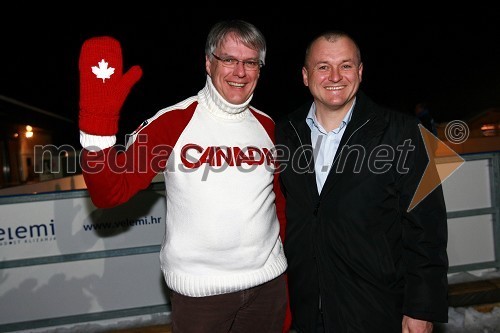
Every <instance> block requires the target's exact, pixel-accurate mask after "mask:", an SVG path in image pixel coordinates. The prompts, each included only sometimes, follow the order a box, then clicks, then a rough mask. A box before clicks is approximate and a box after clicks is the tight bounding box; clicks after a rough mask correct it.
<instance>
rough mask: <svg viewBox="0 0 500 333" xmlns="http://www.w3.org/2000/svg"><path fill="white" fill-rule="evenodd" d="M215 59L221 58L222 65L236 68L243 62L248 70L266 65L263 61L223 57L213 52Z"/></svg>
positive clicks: (254, 69)
mask: <svg viewBox="0 0 500 333" xmlns="http://www.w3.org/2000/svg"><path fill="white" fill-rule="evenodd" d="M212 55H213V56H214V58H215V59H217V60H219V61H220V62H221V63H222V66H224V67H228V68H235V67H236V66H238V64H239V63H240V62H241V63H242V64H243V67H244V68H245V69H246V70H248V71H256V70H257V69H259V68H261V67H262V66H264V64H263V63H262V61H256V60H238V59H234V58H221V57H218V56H216V55H215V54H213V53H212Z"/></svg>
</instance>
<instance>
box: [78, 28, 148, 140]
mask: <svg viewBox="0 0 500 333" xmlns="http://www.w3.org/2000/svg"><path fill="white" fill-rule="evenodd" d="M78 66H79V70H80V115H79V126H80V130H82V131H84V132H85V133H88V134H93V135H102V136H110V135H115V134H116V133H117V132H118V119H119V117H120V109H121V107H122V105H123V103H124V102H125V99H126V98H127V95H128V94H129V92H130V89H131V88H132V87H133V86H134V84H135V83H136V82H137V81H138V80H139V79H140V78H141V76H142V69H141V68H140V67H139V66H133V67H132V68H130V69H129V70H128V72H127V73H125V74H123V60H122V49H121V46H120V43H119V42H118V41H117V40H116V39H114V38H112V37H109V36H101V37H93V38H90V39H87V40H86V41H85V42H84V43H83V46H82V49H81V52H80V61H79V65H78Z"/></svg>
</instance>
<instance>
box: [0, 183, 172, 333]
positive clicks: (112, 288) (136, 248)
mask: <svg viewBox="0 0 500 333" xmlns="http://www.w3.org/2000/svg"><path fill="white" fill-rule="evenodd" d="M71 194H73V195H74V197H73V198H64V196H60V198H54V196H55V194H52V195H51V194H45V195H44V196H45V199H46V200H41V201H38V200H39V199H40V198H39V197H37V198H36V199H37V201H28V202H19V203H10V204H3V205H1V206H0V209H1V214H0V255H1V258H2V262H1V263H0V264H1V265H2V266H0V267H1V268H2V269H0V309H1V311H0V332H8V331H15V330H18V329H20V328H25V327H37V326H44V325H46V326H47V325H49V324H53V323H57V322H59V323H68V322H70V321H68V318H71V316H80V317H76V320H77V321H80V320H81V321H85V320H86V318H85V316H83V317H81V315H82V314H83V315H89V314H99V313H102V314H106V313H110V311H111V312H113V313H115V315H117V316H119V311H120V310H123V311H124V310H131V309H143V310H144V313H148V307H155V306H159V305H161V306H163V307H164V308H165V309H166V307H165V305H166V304H168V303H169V301H168V292H167V290H166V288H165V283H164V280H163V276H162V275H161V271H160V263H159V258H158V253H159V249H160V244H161V242H162V240H163V235H164V230H165V223H164V222H165V221H164V219H165V200H164V196H163V192H162V191H153V190H147V191H143V192H141V193H139V194H138V195H137V196H136V197H134V198H133V199H131V200H130V201H129V202H128V203H126V204H124V205H121V206H119V207H115V208H112V209H106V210H99V209H96V208H95V206H94V205H93V204H92V202H91V201H90V199H89V197H88V196H87V192H86V191H80V193H78V191H72V192H71ZM79 194H80V195H79ZM65 195H68V193H65ZM31 197H33V196H27V197H26V199H28V198H31ZM17 199H18V200H20V201H22V200H21V199H23V198H22V197H21V198H17ZM117 311H118V312H117ZM156 312H158V311H157V310H156ZM136 313H137V311H136ZM139 313H140V312H139ZM90 318H92V319H94V320H95V319H98V318H99V316H87V320H90ZM44 320H45V321H44ZM30 323H31V324H30Z"/></svg>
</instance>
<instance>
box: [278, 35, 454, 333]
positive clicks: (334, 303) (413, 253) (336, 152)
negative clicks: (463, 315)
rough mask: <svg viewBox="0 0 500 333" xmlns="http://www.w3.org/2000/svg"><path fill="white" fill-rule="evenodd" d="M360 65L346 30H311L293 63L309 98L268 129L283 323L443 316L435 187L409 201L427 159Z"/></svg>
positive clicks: (399, 328)
mask: <svg viewBox="0 0 500 333" xmlns="http://www.w3.org/2000/svg"><path fill="white" fill-rule="evenodd" d="M362 73H363V64H362V62H361V55H360V50H359V47H358V45H357V44H356V42H355V41H354V40H353V39H352V38H351V37H350V36H348V35H347V34H346V33H344V32H340V31H330V32H326V33H323V34H321V35H320V36H319V37H317V38H316V39H314V40H313V41H312V43H311V44H310V45H309V46H308V48H307V50H306V56H305V64H304V67H303V69H302V76H303V80H304V84H305V85H306V86H307V87H309V90H310V92H311V94H312V96H313V98H314V101H312V102H309V103H307V104H305V105H304V106H303V107H301V108H299V109H298V110H297V111H295V112H293V113H291V114H289V115H288V116H286V117H285V118H284V119H282V120H281V121H280V122H279V123H278V124H277V127H276V140H277V142H276V143H277V147H278V148H280V149H282V150H281V151H280V153H281V155H282V157H281V173H280V180H281V184H282V188H283V191H284V194H285V196H286V199H287V200H286V201H287V207H286V213H287V226H286V236H285V245H284V246H285V254H286V256H287V259H288V271H287V272H288V273H287V274H288V283H289V296H290V305H291V310H292V319H293V327H294V329H295V330H296V331H297V332H334V333H347V332H350V333H351V332H354V333H364V332H370V333H373V332H380V333H392V332H394V333H395V332H403V333H422V332H423V333H430V332H431V331H432V327H433V322H447V320H448V303H447V294H448V283H447V271H448V257H447V253H446V247H447V220H446V207H445V202H444V197H443V192H442V188H441V186H440V185H439V186H437V188H435V189H434V190H433V191H431V193H429V194H428V195H427V196H425V197H424V198H423V199H422V200H421V201H420V202H418V204H417V205H416V206H415V205H410V203H411V202H412V198H413V195H414V194H415V192H416V190H417V187H418V186H419V185H421V184H420V181H421V179H422V175H423V173H424V170H425V168H426V167H427V164H428V162H429V158H428V156H427V152H426V147H425V145H424V141H423V140H422V135H421V133H420V131H419V126H418V120H417V119H416V117H412V116H411V115H408V114H403V113H399V112H394V111H391V110H388V109H386V108H384V107H381V106H379V105H377V104H375V103H374V102H373V101H372V100H371V99H370V98H369V97H367V96H366V95H365V94H363V92H362V91H360V90H359V86H360V83H361V80H362ZM430 167H435V165H431V166H430ZM410 206H411V209H410Z"/></svg>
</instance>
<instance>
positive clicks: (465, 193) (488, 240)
mask: <svg viewBox="0 0 500 333" xmlns="http://www.w3.org/2000/svg"><path fill="white" fill-rule="evenodd" d="M491 168H492V163H491V160H490V159H477V160H467V161H466V162H465V163H464V164H462V166H460V167H459V168H458V170H456V171H455V172H454V173H453V174H452V175H451V176H450V177H449V178H448V179H446V180H445V181H444V182H443V191H444V197H445V201H446V210H447V211H448V215H452V214H450V213H452V212H461V211H472V212H473V213H474V212H475V213H474V214H473V215H471V216H460V215H459V214H456V215H457V217H453V218H450V217H449V218H448V258H449V260H450V266H459V265H466V264H473V263H480V262H490V261H494V260H495V244H494V215H493V213H492V212H490V213H488V211H489V209H490V208H491V207H492V206H493V202H492V198H491V195H492V188H491V186H492V184H493V183H494V181H493V179H492V178H491V177H492V174H493V173H492V170H491ZM495 204H496V205H497V206H498V204H499V203H495ZM481 211H484V213H486V214H481ZM478 214H480V215H478ZM498 246H500V244H499V245H498Z"/></svg>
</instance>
